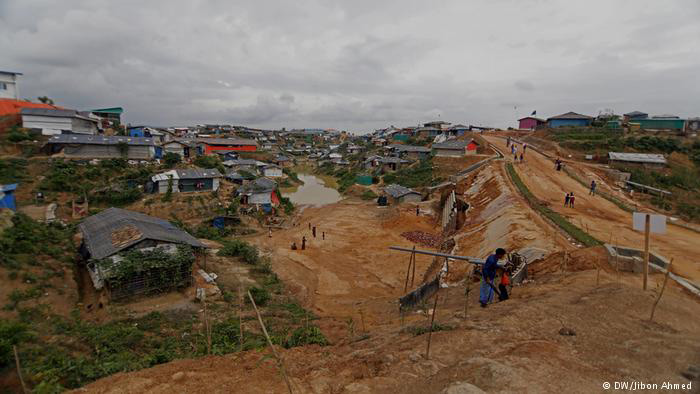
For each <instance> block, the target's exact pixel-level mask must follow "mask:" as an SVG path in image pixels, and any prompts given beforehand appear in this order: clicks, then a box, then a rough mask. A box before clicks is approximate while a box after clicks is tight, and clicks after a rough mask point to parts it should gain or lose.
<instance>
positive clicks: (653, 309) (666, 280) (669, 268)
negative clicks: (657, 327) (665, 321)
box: [649, 258, 673, 321]
mask: <svg viewBox="0 0 700 394" xmlns="http://www.w3.org/2000/svg"><path fill="white" fill-rule="evenodd" d="M672 264H673V258H671V261H670V262H669V263H668V267H666V276H664V284H663V285H661V291H660V292H659V296H658V297H656V301H655V302H654V306H652V307H651V316H649V321H652V320H654V312H656V306H657V305H658V304H659V301H661V296H662V295H664V290H665V289H666V282H668V276H669V275H670V274H671V265H672Z"/></svg>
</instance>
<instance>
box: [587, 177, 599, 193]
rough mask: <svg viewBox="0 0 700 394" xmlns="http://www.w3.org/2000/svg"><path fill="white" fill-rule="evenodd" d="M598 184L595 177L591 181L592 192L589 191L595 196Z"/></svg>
mask: <svg viewBox="0 0 700 394" xmlns="http://www.w3.org/2000/svg"><path fill="white" fill-rule="evenodd" d="M596 186H598V185H596V183H595V179H594V180H592V181H591V192H590V193H588V194H589V195H591V196H595V188H596Z"/></svg>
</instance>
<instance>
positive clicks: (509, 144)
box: [506, 137, 527, 163]
mask: <svg viewBox="0 0 700 394" xmlns="http://www.w3.org/2000/svg"><path fill="white" fill-rule="evenodd" d="M506 147H509V148H510V154H511V155H513V161H514V162H516V163H517V162H518V146H517V145H516V143H515V142H513V141H511V139H510V137H508V139H507V140H506ZM526 150H527V143H526V142H523V151H522V152H520V162H521V163H522V162H523V160H525V151H526Z"/></svg>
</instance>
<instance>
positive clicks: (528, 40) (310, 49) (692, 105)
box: [0, 0, 700, 132]
mask: <svg viewBox="0 0 700 394" xmlns="http://www.w3.org/2000/svg"><path fill="white" fill-rule="evenodd" d="M0 70H10V71H17V72H22V73H24V76H23V77H22V79H21V85H20V94H21V96H22V97H23V98H32V99H35V98H36V97H37V96H44V95H47V96H49V97H51V98H53V99H54V100H55V101H56V102H57V104H59V105H62V106H65V107H69V108H76V109H90V108H98V107H111V106H122V107H124V109H125V119H126V121H127V122H130V123H132V124H151V125H157V126H170V125H192V124H197V123H232V124H236V125H249V126H259V127H275V128H276V127H288V128H290V127H320V128H338V129H347V130H350V131H354V132H366V131H370V130H373V129H375V128H380V127H386V126H388V125H392V124H393V125H397V126H404V125H415V124H417V123H418V122H426V121H430V120H435V119H438V118H439V119H441V120H445V121H449V122H453V123H463V124H466V125H469V124H473V125H494V126H500V127H507V126H514V125H515V123H516V122H515V120H516V119H517V118H519V117H522V116H527V115H529V114H530V113H531V112H532V111H533V110H537V115H538V116H541V117H547V116H553V115H557V114H560V113H563V112H567V111H575V112H580V113H584V114H588V115H597V114H598V113H599V111H601V110H604V109H607V108H610V109H613V110H614V111H615V112H616V113H624V112H628V111H631V110H642V111H645V112H649V113H651V114H662V113H663V114H666V113H671V114H677V115H680V116H700V1H698V0H687V1H686V0H678V1H674V0H669V1H658V0H654V1H642V0H629V1H614V0H601V1H598V0H596V1H593V0H586V1H568V0H566V1H565V0H561V1H547V0H532V1H526V0H491V1H486V0H484V1H467V0H456V1H409V0H401V1H379V0H372V1H364V0H348V1H342V2H341V1H328V0H318V1H305V0H294V1H281V0H280V1H274V2H273V1H265V0H257V1H230V0H225V1H224V0H222V1H203V0H202V1H180V0H168V1H151V0H148V1H145V0H138V1H136V0H134V1H132V0H120V1H108V0H85V1H78V0H75V1H73V0H61V1H54V0H43V1H42V0H0Z"/></svg>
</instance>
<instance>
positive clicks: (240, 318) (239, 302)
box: [238, 283, 243, 351]
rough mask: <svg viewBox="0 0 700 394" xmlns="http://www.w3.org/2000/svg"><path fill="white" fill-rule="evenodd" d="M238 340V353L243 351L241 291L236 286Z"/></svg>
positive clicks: (239, 286) (239, 287)
mask: <svg viewBox="0 0 700 394" xmlns="http://www.w3.org/2000/svg"><path fill="white" fill-rule="evenodd" d="M238 340H239V343H240V351H243V289H242V288H241V285H240V283H239V284H238Z"/></svg>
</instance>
